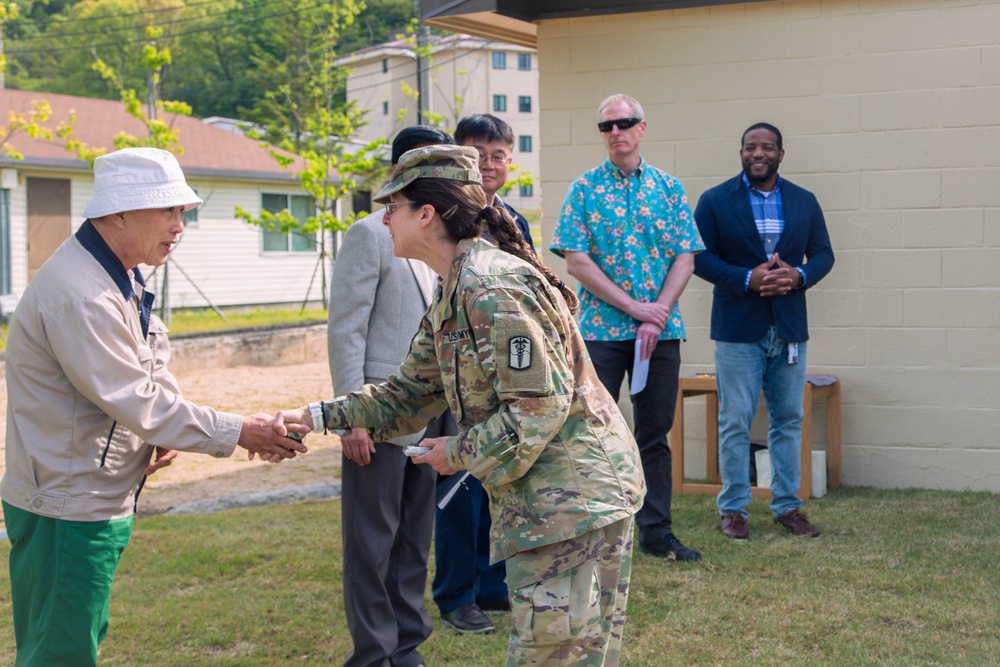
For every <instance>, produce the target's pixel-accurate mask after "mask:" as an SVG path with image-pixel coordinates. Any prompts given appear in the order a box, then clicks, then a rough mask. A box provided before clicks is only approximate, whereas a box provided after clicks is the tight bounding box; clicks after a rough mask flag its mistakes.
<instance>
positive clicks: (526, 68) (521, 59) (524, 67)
mask: <svg viewBox="0 0 1000 667" xmlns="http://www.w3.org/2000/svg"><path fill="white" fill-rule="evenodd" d="M517 68H518V69H519V70H521V71H523V72H530V71H531V54H530V53H519V54H517Z"/></svg>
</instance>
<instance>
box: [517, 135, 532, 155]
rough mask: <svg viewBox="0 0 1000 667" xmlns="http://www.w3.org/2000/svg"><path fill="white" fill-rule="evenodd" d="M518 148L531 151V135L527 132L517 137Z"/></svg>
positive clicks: (522, 150)
mask: <svg viewBox="0 0 1000 667" xmlns="http://www.w3.org/2000/svg"><path fill="white" fill-rule="evenodd" d="M517 150H519V151H521V152H522V153H530V152H531V135H530V134H526V135H522V136H520V137H518V138H517Z"/></svg>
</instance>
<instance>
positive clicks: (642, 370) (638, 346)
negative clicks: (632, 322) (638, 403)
mask: <svg viewBox="0 0 1000 667" xmlns="http://www.w3.org/2000/svg"><path fill="white" fill-rule="evenodd" d="M648 375H649V359H643V358H642V340H640V339H639V338H636V339H635V361H634V362H632V386H631V387H630V388H629V392H628V393H630V394H632V395H633V396H634V395H635V394H638V393H639V392H640V391H642V390H643V389H645V388H646V376H648Z"/></svg>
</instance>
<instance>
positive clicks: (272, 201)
mask: <svg viewBox="0 0 1000 667" xmlns="http://www.w3.org/2000/svg"><path fill="white" fill-rule="evenodd" d="M261 207H262V208H263V209H264V210H265V211H268V212H270V213H279V212H281V211H284V210H285V209H288V212H289V213H291V214H292V216H293V217H294V218H295V219H296V220H298V221H299V222H305V221H306V218H308V217H310V216H313V215H316V201H315V200H314V199H313V198H312V197H308V196H306V195H286V194H270V193H264V194H263V195H262V197H261ZM263 249H264V252H314V251H315V250H316V237H315V235H307V234H303V233H302V232H300V231H295V230H293V231H290V232H288V233H287V234H285V233H282V232H281V231H280V230H277V229H275V230H273V231H269V230H266V229H265V230H264V243H263Z"/></svg>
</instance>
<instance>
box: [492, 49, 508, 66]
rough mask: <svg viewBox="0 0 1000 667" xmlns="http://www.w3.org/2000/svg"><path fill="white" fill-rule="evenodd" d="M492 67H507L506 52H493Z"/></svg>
mask: <svg viewBox="0 0 1000 667" xmlns="http://www.w3.org/2000/svg"><path fill="white" fill-rule="evenodd" d="M493 69H507V54H506V53H504V52H503V51H494V52H493Z"/></svg>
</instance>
